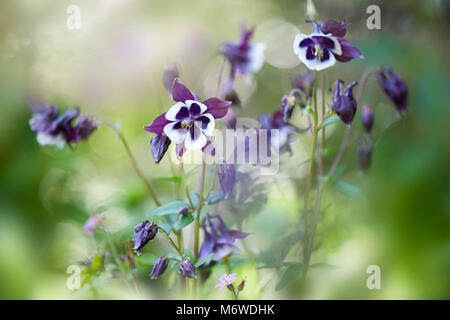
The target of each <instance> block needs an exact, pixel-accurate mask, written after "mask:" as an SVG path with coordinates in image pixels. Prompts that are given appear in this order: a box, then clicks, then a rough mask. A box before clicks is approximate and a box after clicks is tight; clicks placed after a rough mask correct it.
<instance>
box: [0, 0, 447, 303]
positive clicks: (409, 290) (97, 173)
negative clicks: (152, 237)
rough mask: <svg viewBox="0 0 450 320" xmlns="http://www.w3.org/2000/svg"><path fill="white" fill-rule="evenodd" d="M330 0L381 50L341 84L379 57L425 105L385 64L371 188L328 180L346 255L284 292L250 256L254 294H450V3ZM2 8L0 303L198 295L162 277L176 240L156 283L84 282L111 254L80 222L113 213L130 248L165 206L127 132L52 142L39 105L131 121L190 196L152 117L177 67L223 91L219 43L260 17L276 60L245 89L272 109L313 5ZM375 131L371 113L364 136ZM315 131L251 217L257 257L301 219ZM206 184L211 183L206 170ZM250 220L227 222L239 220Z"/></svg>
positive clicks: (331, 211) (331, 73) (347, 172)
mask: <svg viewBox="0 0 450 320" xmlns="http://www.w3.org/2000/svg"><path fill="white" fill-rule="evenodd" d="M71 4H75V5H78V6H79V7H80V9H81V29H80V30H69V29H68V28H67V26H66V21H67V18H68V16H69V15H68V14H67V13H66V9H67V7H68V6H69V5H71ZM315 4H316V8H317V11H318V15H319V18H320V20H326V19H336V20H345V21H347V22H351V26H350V28H349V30H350V31H349V34H348V35H347V39H349V40H350V41H351V42H352V43H354V44H355V45H356V46H357V47H358V48H359V49H360V50H361V51H362V53H363V54H364V56H365V59H364V60H358V61H351V62H349V63H346V64H336V65H335V66H334V67H333V68H331V69H329V70H327V72H326V79H327V86H331V83H332V82H334V80H335V79H337V78H341V79H343V80H345V82H350V81H353V80H358V79H359V77H360V75H361V73H362V72H363V71H364V70H365V69H366V68H368V67H372V66H380V65H390V66H392V67H393V69H394V70H395V71H396V72H397V73H398V74H400V75H401V76H402V77H403V78H404V79H405V81H406V83H407V85H408V88H409V101H410V105H409V111H408V113H407V115H406V116H405V117H403V118H402V119H401V120H398V119H397V116H396V112H395V109H394V107H393V105H392V104H391V103H390V101H388V100H387V99H386V98H385V97H384V95H383V93H382V92H381V90H380V88H379V87H378V84H377V82H376V79H375V77H371V78H370V79H369V81H368V84H367V88H366V90H365V93H364V96H363V99H362V100H363V101H360V103H369V104H370V105H372V107H373V108H374V111H375V128H374V141H375V143H374V151H373V159H372V160H373V161H372V167H371V169H370V170H369V172H368V173H366V174H362V173H361V172H360V171H359V169H358V163H357V159H356V145H355V143H352V144H351V145H350V148H349V149H348V150H347V152H346V153H345V157H344V159H343V163H345V168H344V173H343V177H344V179H345V180H346V181H348V182H349V183H351V184H353V185H354V186H357V187H358V188H359V189H360V190H361V193H362V196H360V197H355V196H354V195H353V196H352V195H349V194H344V193H342V192H341V191H340V190H337V189H336V188H333V187H330V188H327V190H326V195H325V197H324V200H323V205H322V207H323V208H325V210H324V212H322V214H321V216H320V221H319V225H318V235H317V238H316V242H315V245H316V251H315V253H314V255H313V257H312V260H313V262H314V263H324V265H325V263H326V264H327V265H333V266H334V267H324V268H318V269H316V270H312V271H311V272H310V274H309V278H308V281H307V285H306V287H302V288H299V286H298V285H297V284H296V283H295V282H293V283H292V284H291V285H289V286H286V287H284V288H283V289H282V290H277V289H276V285H277V282H278V279H279V278H280V277H279V276H280V274H281V272H282V271H281V270H279V269H256V267H258V266H259V265H261V263H260V262H259V261H258V260H255V259H251V260H249V261H247V262H245V263H242V264H239V265H237V266H236V267H235V269H233V271H236V272H238V274H239V277H243V275H247V278H248V288H247V289H246V291H245V292H244V294H243V297H244V298H262V299H269V298H274V299H281V298H288V299H297V298H309V299H339V298H341V299H448V298H450V183H449V181H450V170H449V169H448V165H449V163H450V126H449V125H448V121H449V120H450V108H449V101H450V86H449V76H448V74H449V72H450V64H449V63H448V48H449V38H448V30H449V21H450V20H449V18H450V14H449V12H450V11H449V9H450V4H449V1H444V0H442V1H438V0H436V1H425V0H423V1H407V0H403V1H401V0H400V1H395V2H393V1H344V0H339V1H315ZM370 4H377V5H379V6H380V8H381V30H368V29H367V27H366V19H367V17H368V15H367V14H366V8H367V7H368V5H370ZM0 8H1V9H0V70H1V73H0V104H1V108H0V119H1V120H2V125H1V126H0V298H3V299H90V298H139V297H144V298H184V297H185V296H184V295H183V292H182V290H179V289H178V287H176V286H174V287H172V288H171V289H168V288H167V286H170V282H173V281H165V280H162V281H159V280H158V281H151V280H150V279H149V278H148V277H147V274H148V273H149V272H150V270H151V264H152V263H153V261H154V258H155V257H157V256H159V255H162V254H164V253H165V252H168V251H170V248H169V247H167V245H166V244H165V243H164V242H163V241H162V240H156V244H154V245H153V244H152V247H151V248H150V249H149V250H148V255H147V257H146V258H143V260H142V261H143V262H142V265H140V266H139V272H138V274H139V279H140V281H139V286H140V288H141V292H143V293H142V296H136V294H134V293H133V291H131V290H129V288H127V287H126V285H125V284H124V283H123V281H121V280H118V279H109V281H107V280H108V279H107V277H105V278H101V277H99V278H98V279H96V280H95V283H94V284H93V287H95V288H97V289H92V288H90V287H89V286H85V287H83V288H82V289H81V290H77V291H70V290H69V289H67V287H66V279H67V277H68V275H67V274H66V273H65V272H66V269H67V267H68V266H69V265H72V264H79V263H80V261H84V260H86V259H90V258H92V256H93V255H94V254H95V253H96V252H98V251H102V250H103V251H104V250H108V249H107V242H106V240H105V235H104V233H103V232H98V233H97V235H96V236H95V238H90V237H88V236H87V235H85V234H84V233H83V232H82V230H81V227H82V225H83V223H84V222H85V221H86V219H87V218H88V217H89V216H90V215H91V214H93V213H94V212H95V211H96V210H98V208H100V207H106V208H107V209H106V213H107V216H108V219H107V222H106V224H107V229H108V230H109V231H110V232H111V233H112V234H113V235H114V237H113V241H114V243H115V244H116V246H117V248H119V250H120V251H121V252H123V251H124V247H123V246H124V243H125V241H126V240H127V239H130V238H131V235H132V232H133V227H134V226H135V225H136V224H137V223H138V222H140V221H142V219H143V217H144V215H145V213H146V212H148V211H149V210H150V209H151V208H153V207H154V204H153V203H152V202H151V200H150V199H148V197H147V194H146V190H145V187H144V186H143V185H142V184H141V181H140V180H139V179H138V178H137V176H136V174H135V172H134V171H133V169H132V167H131V165H130V163H129V161H128V158H127V157H126V153H125V151H124V150H123V149H122V145H121V144H120V141H118V140H117V139H116V137H115V135H114V133H113V132H112V131H111V130H110V129H108V128H106V127H101V128H100V129H99V130H98V131H97V132H96V133H95V134H94V135H93V136H92V137H91V139H90V140H89V142H87V143H82V144H79V145H77V146H76V148H75V150H74V151H71V150H69V149H68V148H65V149H64V150H62V151H61V150H57V149H54V148H44V147H41V146H40V145H38V144H37V142H36V137H35V134H34V133H33V132H32V131H31V130H30V128H29V125H28V120H29V118H30V111H29V109H28V107H27V101H28V99H29V98H31V97H33V98H37V99H41V100H44V101H47V102H49V103H51V104H58V105H59V106H61V107H63V108H65V107H67V106H70V107H73V106H76V105H78V106H80V107H81V109H82V111H84V112H89V113H92V114H94V115H96V116H98V117H100V116H101V117H107V118H109V119H111V120H113V121H114V122H116V121H117V122H120V126H121V129H122V131H123V132H124V134H125V135H126V137H127V138H128V140H129V142H130V146H131V149H132V150H133V153H134V154H135V156H136V158H137V160H138V162H139V164H140V166H141V167H142V169H143V171H144V172H145V174H146V176H147V177H148V178H149V179H150V180H151V182H152V184H153V185H154V186H155V189H156V192H157V194H158V196H159V197H160V198H161V199H164V200H166V201H170V200H173V199H174V197H175V193H174V187H175V186H174V185H173V183H171V182H167V181H164V180H162V179H158V177H161V176H167V175H170V174H171V173H170V162H169V159H164V160H163V161H162V162H161V164H159V165H158V166H157V165H154V164H153V159H152V157H151V153H150V147H149V143H150V138H151V135H150V134H148V133H147V132H145V131H144V130H143V129H142V127H143V126H144V125H147V124H148V123H150V122H151V121H152V120H153V119H154V118H155V116H157V115H158V114H160V113H161V112H162V111H165V110H167V108H169V107H170V106H171V101H170V99H169V97H168V95H167V93H166V91H165V90H164V88H163V86H162V83H161V80H160V79H161V72H162V68H163V65H164V64H165V63H168V62H170V61H173V60H175V61H177V62H178V64H179V66H180V69H181V78H182V79H183V81H184V82H185V83H186V84H188V86H189V87H190V88H192V89H193V90H194V91H195V92H197V93H198V94H199V95H200V96H202V97H209V96H212V95H214V92H215V89H216V86H217V77H218V71H219V68H220V64H221V61H222V60H221V57H220V56H219V55H218V54H217V46H218V45H219V44H220V43H221V42H222V41H235V40H237V38H238V36H239V31H240V29H239V23H241V22H246V23H247V25H248V26H256V27H257V28H256V33H255V36H254V41H256V42H264V43H265V44H266V46H267V50H266V63H265V65H264V67H263V69H262V70H261V71H260V72H259V73H258V74H256V75H255V77H254V79H243V78H239V79H238V81H237V92H238V94H239V96H240V98H241V100H242V101H243V109H242V110H241V115H242V116H247V117H253V118H255V119H257V118H258V116H259V114H261V113H263V112H272V111H273V110H275V109H276V108H278V107H279V105H280V98H281V96H282V95H283V94H284V93H285V92H287V91H288V90H289V89H290V81H291V78H292V76H293V75H295V74H296V73H297V72H298V71H299V70H301V69H303V68H304V67H303V66H301V65H300V63H299V61H298V59H297V58H296V57H295V55H294V54H293V53H292V39H293V37H294V35H295V34H296V33H297V32H298V30H301V31H303V32H306V33H308V32H310V31H311V26H310V25H308V24H306V23H305V22H304V19H305V8H306V5H305V1H269V0H258V1H257V0H249V1H237V0H231V1H224V0H216V1H207V0H194V1H173V0H168V1H133V0H114V1H106V0H103V1H87V0H85V1H81V0H73V1H62V0H61V1H31V0H21V1H3V2H2V3H1V4H0ZM160 109H163V110H160ZM359 116H360V115H359V114H358V115H357V117H356V120H359ZM343 132H344V126H343V125H341V124H340V123H339V124H336V125H334V126H333V128H332V129H330V130H328V131H327V135H328V138H327V139H328V141H329V142H328V145H335V146H338V144H339V142H340V139H341V137H342V135H343ZM361 132H362V130H361V128H360V125H359V124H358V125H357V128H356V130H355V133H354V137H355V138H356V137H357V135H358V133H361ZM307 143H309V140H308V138H307V137H303V136H301V137H299V139H298V141H297V142H296V145H295V148H296V151H295V152H294V155H293V158H291V159H284V162H285V163H284V164H283V165H282V169H281V171H280V173H279V175H278V176H277V177H276V178H275V182H276V183H271V184H270V185H268V190H267V197H268V201H267V204H265V205H264V206H262V208H261V209H258V210H255V211H258V212H253V214H252V215H251V216H250V217H249V219H247V221H246V222H245V223H244V224H243V226H242V229H243V230H244V231H249V232H251V233H252V235H251V236H250V237H249V239H248V243H247V246H248V248H247V249H248V250H250V251H251V252H253V253H259V252H263V251H264V250H265V249H266V248H268V247H270V246H271V245H272V244H274V243H276V242H277V241H279V240H280V239H282V236H283V235H284V234H285V232H284V231H285V228H286V226H288V225H290V224H292V223H293V222H294V221H297V220H298V210H299V209H300V207H301V205H302V203H303V202H302V201H303V200H302V198H301V197H299V195H298V194H297V191H296V189H295V183H293V182H292V181H291V180H290V179H289V177H293V176H298V177H300V178H302V177H304V175H305V168H304V167H299V166H298V164H299V163H301V162H302V161H303V160H305V159H306V158H307V155H306V153H305V152H306V150H307V149H308V147H307ZM305 144H306V146H305ZM325 160H326V163H327V164H328V162H329V161H330V160H331V158H330V159H328V158H327V159H325ZM190 180H191V184H192V187H193V188H194V187H195V186H194V185H195V183H196V177H195V173H194V174H193V175H192V177H191V178H190ZM233 221H234V220H233V218H232V217H231V218H230V217H227V222H228V224H229V225H230V226H231V225H232V224H233ZM246 253H247V251H244V253H243V254H242V255H240V258H246V257H247V256H248V255H246ZM294 256H295V253H294V254H293V256H292V257H291V258H292V259H293V257H294ZM269 258H270V257H269ZM145 259H148V261H149V263H148V266H147V267H145ZM369 265H378V266H380V268H381V286H382V288H381V289H380V290H369V289H368V288H367V287H366V279H367V277H368V276H369V274H367V273H366V269H367V267H368V266H369ZM223 272H224V269H221V268H220V267H219V268H217V270H215V271H214V275H213V276H212V277H211V278H210V279H209V280H208V281H207V282H206V283H205V285H204V289H203V293H202V294H203V297H207V298H231V296H229V295H228V294H229V293H227V292H225V293H219V292H218V291H217V290H216V289H214V288H213V287H214V284H215V281H216V280H215V279H217V278H218V276H220V274H221V273H223ZM172 278H173V277H172ZM166 280H167V279H166ZM168 283H169V284H168Z"/></svg>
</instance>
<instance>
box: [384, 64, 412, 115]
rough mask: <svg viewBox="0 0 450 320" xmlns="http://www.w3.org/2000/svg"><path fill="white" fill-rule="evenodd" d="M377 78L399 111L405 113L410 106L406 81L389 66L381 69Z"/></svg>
mask: <svg viewBox="0 0 450 320" xmlns="http://www.w3.org/2000/svg"><path fill="white" fill-rule="evenodd" d="M377 80H378V83H379V84H380V87H381V89H383V91H384V94H385V95H386V97H388V98H389V99H390V100H391V101H392V102H393V103H394V104H395V107H396V108H397V111H398V112H399V113H400V114H402V113H404V112H405V111H406V109H407V108H408V88H407V87H406V84H405V81H403V79H402V78H400V76H399V75H398V74H396V73H395V72H394V71H393V70H392V69H391V68H389V67H384V68H381V69H380V71H379V72H378V74H377Z"/></svg>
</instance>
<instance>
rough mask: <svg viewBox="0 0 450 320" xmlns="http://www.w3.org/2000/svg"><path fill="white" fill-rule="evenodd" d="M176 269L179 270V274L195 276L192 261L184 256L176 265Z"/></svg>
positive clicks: (189, 276)
mask: <svg viewBox="0 0 450 320" xmlns="http://www.w3.org/2000/svg"><path fill="white" fill-rule="evenodd" d="M178 269H179V270H180V273H181V275H183V276H184V277H188V278H197V276H196V275H195V267H194V265H193V264H192V262H191V261H190V260H189V258H185V259H184V260H183V261H182V262H180V264H179V265H178Z"/></svg>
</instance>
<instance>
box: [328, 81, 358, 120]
mask: <svg viewBox="0 0 450 320" xmlns="http://www.w3.org/2000/svg"><path fill="white" fill-rule="evenodd" d="M343 83H344V81H342V80H336V85H335V88H334V91H333V99H332V100H331V104H330V105H331V108H332V109H333V111H334V112H336V114H337V115H338V116H339V118H341V120H342V121H343V122H344V123H345V124H346V125H350V124H351V123H352V121H353V118H354V117H355V113H356V108H357V106H358V103H357V101H356V99H355V98H354V97H353V87H354V86H356V85H357V84H358V83H357V82H356V81H353V82H352V83H350V84H349V85H348V86H347V87H346V88H345V89H344V91H342V90H341V84H343Z"/></svg>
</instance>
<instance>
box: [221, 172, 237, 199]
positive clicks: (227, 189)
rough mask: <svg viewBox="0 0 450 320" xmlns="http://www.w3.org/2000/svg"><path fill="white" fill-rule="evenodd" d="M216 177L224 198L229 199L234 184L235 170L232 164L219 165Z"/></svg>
mask: <svg viewBox="0 0 450 320" xmlns="http://www.w3.org/2000/svg"><path fill="white" fill-rule="evenodd" d="M218 175H219V183H220V186H221V187H222V191H223V194H224V196H225V198H229V197H230V196H231V194H232V193H233V188H234V184H235V182H236V169H235V167H234V164H226V163H223V164H221V165H220V167H219V173H218Z"/></svg>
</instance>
